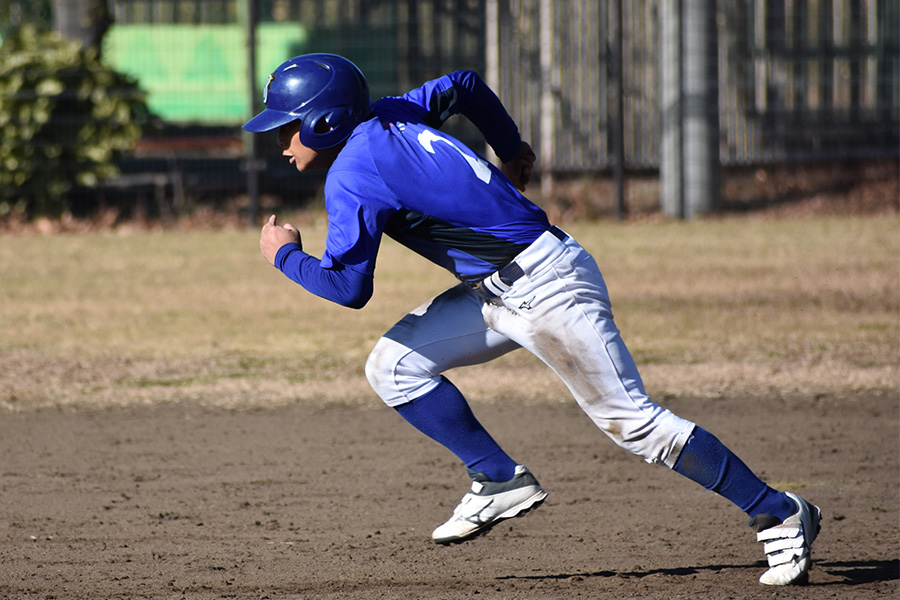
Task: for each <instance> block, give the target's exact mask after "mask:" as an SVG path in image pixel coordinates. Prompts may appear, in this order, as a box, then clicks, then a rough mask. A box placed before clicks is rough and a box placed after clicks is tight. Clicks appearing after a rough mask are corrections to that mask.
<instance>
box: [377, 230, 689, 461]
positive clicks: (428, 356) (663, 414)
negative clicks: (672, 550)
mask: <svg viewBox="0 0 900 600" xmlns="http://www.w3.org/2000/svg"><path fill="white" fill-rule="evenodd" d="M515 262H516V263H517V264H518V265H519V267H521V270H522V272H523V273H524V275H523V276H521V277H520V278H519V279H517V280H516V281H514V282H513V283H512V284H511V285H506V284H505V283H504V282H502V281H499V280H498V279H497V278H496V277H495V276H492V278H491V283H492V285H490V286H489V287H491V288H493V289H494V291H500V292H501V293H500V295H499V296H497V297H495V298H492V299H491V300H489V301H487V302H486V301H484V300H483V299H482V298H481V297H479V296H478V295H476V294H475V293H474V292H473V291H472V289H471V288H470V287H469V286H467V285H466V284H460V285H458V286H456V287H453V288H451V289H449V290H447V291H446V292H444V293H442V294H440V295H438V296H436V297H435V298H432V299H431V300H429V301H428V302H426V303H425V304H423V305H422V306H420V307H419V308H417V309H416V310H414V311H413V312H411V313H409V314H408V315H406V316H405V317H404V318H403V319H401V320H400V321H399V322H398V323H397V324H396V325H394V327H392V328H391V329H390V330H389V331H388V332H387V333H386V334H385V335H384V337H382V338H381V340H379V341H378V343H377V344H376V346H375V348H374V349H373V351H372V353H371V355H370V356H369V359H368V361H367V363H366V375H367V377H368V379H369V382H370V383H371V385H372V387H373V388H374V389H375V392H376V393H377V394H378V395H379V396H380V397H381V398H382V399H383V400H384V402H385V403H386V404H387V405H389V406H398V405H401V404H404V403H406V402H410V401H412V400H414V399H416V398H418V397H419V396H422V395H423V394H425V393H427V392H429V391H430V390H431V389H433V388H434V387H435V386H436V385H437V383H438V381H439V379H440V375H441V373H443V372H444V371H446V370H448V369H451V368H454V367H461V366H466V365H473V364H480V363H483V362H486V361H489V360H491V359H494V358H496V357H498V356H501V355H503V354H505V353H507V352H509V351H511V350H514V349H516V348H519V347H522V348H525V349H527V350H528V351H530V352H531V353H533V354H534V355H536V356H537V357H538V358H540V359H541V360H542V361H543V362H544V363H546V364H547V365H548V366H549V367H550V368H551V369H552V370H553V371H554V372H555V373H556V374H557V375H558V376H559V377H560V378H561V379H562V381H563V382H564V383H565V384H566V386H567V387H568V388H569V390H570V391H571V392H572V394H573V396H574V397H575V400H576V401H577V402H578V404H579V406H580V407H581V408H582V409H583V410H584V412H585V413H587V415H588V416H589V417H590V418H591V419H592V420H593V421H594V423H595V424H596V425H597V426H598V427H599V428H600V429H601V430H602V431H603V432H604V433H606V434H607V435H608V436H609V437H610V438H611V439H612V440H613V441H615V442H616V443H617V444H618V445H619V446H621V447H623V448H625V449H626V450H628V451H630V452H632V453H634V454H636V455H638V456H640V457H642V458H643V459H644V460H646V461H647V462H651V463H657V464H664V465H666V466H668V467H669V468H672V467H674V465H675V462H676V461H677V460H678V457H679V455H680V454H681V450H682V448H683V447H684V445H685V444H686V443H687V439H688V437H689V436H690V434H691V432H692V430H693V428H694V424H693V423H691V422H689V421H686V420H684V419H682V418H680V417H678V416H676V415H675V414H673V413H672V412H670V411H669V410H666V409H663V408H662V407H660V406H659V405H657V404H655V403H654V402H652V401H651V400H650V399H649V397H648V396H647V395H646V393H645V392H644V386H643V382H642V381H641V378H640V375H639V374H638V371H637V368H636V367H635V364H634V361H633V360H632V358H631V354H630V353H629V352H628V349H627V348H626V347H625V344H624V342H623V341H622V338H621V336H620V335H619V330H618V329H617V327H616V325H615V323H614V321H613V315H612V311H611V308H610V301H609V295H608V293H607V290H606V284H605V282H604V281H603V276H602V275H601V273H600V269H599V268H598V267H597V264H596V262H595V261H594V259H593V257H591V255H590V254H589V253H588V252H587V251H586V250H584V249H583V248H582V247H581V246H580V245H579V244H578V243H577V242H576V241H575V240H574V239H572V238H571V237H565V239H559V237H557V236H555V235H553V234H552V233H551V232H547V233H544V234H543V235H542V236H541V237H540V238H538V239H537V240H536V241H535V242H534V243H533V244H531V245H530V246H529V247H528V248H526V249H525V250H524V251H523V252H522V253H521V254H520V255H519V256H517V257H516V259H515Z"/></svg>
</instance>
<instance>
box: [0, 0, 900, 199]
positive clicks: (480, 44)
mask: <svg viewBox="0 0 900 600" xmlns="http://www.w3.org/2000/svg"><path fill="white" fill-rule="evenodd" d="M686 1H687V0H556V1H552V0H109V2H108V7H109V14H110V17H111V21H112V25H111V27H109V29H108V30H107V31H106V32H105V35H104V38H103V46H102V50H103V58H104V60H105V61H106V62H107V63H108V64H110V65H111V66H113V67H114V68H116V69H117V70H120V71H123V72H125V73H128V74H131V75H133V76H134V77H136V78H137V79H138V81H139V82H140V85H141V86H142V87H143V89H145V90H146V91H147V92H148V103H149V107H150V110H151V111H152V112H153V113H154V114H155V115H156V116H158V117H159V119H160V121H159V122H160V123H161V124H162V127H157V128H153V129H149V130H147V131H146V132H145V135H144V138H143V139H142V141H141V142H140V143H139V145H138V148H137V151H136V152H135V153H133V154H132V155H130V156H128V157H127V158H126V159H125V160H123V162H122V168H123V172H124V174H125V177H123V178H120V179H119V180H117V181H112V182H107V187H109V186H114V185H120V186H128V185H130V184H134V185H144V186H145V187H146V186H148V185H149V186H150V187H152V188H153V189H154V190H155V193H157V194H162V195H165V196H166V197H173V198H176V203H178V202H182V201H183V199H184V198H186V197H187V198H189V197H202V196H203V195H204V194H207V195H214V196H216V197H223V196H224V195H239V194H242V193H245V192H246V189H247V185H248V184H247V181H248V178H247V177H246V173H245V170H242V169H244V168H245V167H246V165H247V164H248V163H247V161H246V156H245V155H246V144H247V142H246V138H245V137H243V136H242V135H241V132H240V124H241V123H242V122H243V121H244V120H246V118H248V117H249V116H250V115H251V114H252V113H253V111H254V109H255V108H258V106H253V104H254V103H257V104H258V102H259V98H260V94H259V90H257V92H256V95H255V97H254V95H253V94H251V93H250V92H249V85H248V73H249V72H250V69H249V60H250V58H249V57H250V56H255V70H256V72H257V77H256V79H258V80H259V81H257V82H256V87H257V88H261V86H262V83H263V82H264V81H265V76H266V74H267V73H268V72H270V71H271V70H272V69H273V68H274V67H275V66H277V65H278V64H279V63H280V62H282V61H283V60H284V59H286V58H289V57H290V56H294V55H297V54H301V53H304V52H311V51H316V52H335V53H339V54H343V55H345V56H347V57H348V58H350V59H351V60H354V61H355V62H357V63H358V64H359V66H360V67H361V68H362V69H363V71H364V72H365V73H366V74H367V76H368V77H369V79H370V80H371V88H372V92H373V95H374V96H376V97H379V96H381V95H387V94H396V93H402V92H404V91H406V90H407V89H410V88H412V87H414V86H416V85H418V84H419V83H421V82H422V81H425V80H427V79H430V78H433V77H437V76H440V75H441V74H443V73H445V72H448V71H451V70H454V69H475V70H477V71H479V72H481V73H482V74H483V75H484V76H485V77H486V78H487V79H488V81H489V83H491V84H492V86H493V87H494V88H495V89H496V91H497V93H498V95H499V96H500V97H501V99H503V101H504V102H505V104H506V105H507V107H508V108H509V110H510V112H511V114H513V116H514V117H515V118H516V119H517V121H518V122H519V124H520V128H521V130H522V133H523V137H526V138H527V139H529V140H531V141H532V142H533V145H534V146H535V147H541V146H542V145H550V146H551V147H552V148H553V153H552V155H551V156H550V157H549V159H550V160H549V162H548V161H547V160H544V161H542V165H541V166H542V169H543V170H544V171H545V172H553V173H575V174H592V173H604V172H608V171H609V169H610V168H611V165H612V164H613V157H612V149H613V145H614V144H613V134H614V133H615V132H614V125H615V120H614V119H613V118H612V115H614V113H615V111H614V108H615V106H616V105H617V101H618V99H619V98H618V96H617V95H618V93H619V90H621V106H622V108H623V115H622V117H623V118H622V120H621V122H622V123H623V125H624V128H623V131H622V132H621V134H622V137H623V146H624V166H625V167H626V168H628V169H635V170H651V171H652V170H656V169H658V168H659V165H660V152H661V150H660V148H661V136H662V115H663V113H664V111H665V110H666V107H665V106H663V104H662V101H661V98H662V97H663V94H662V90H661V86H662V83H661V82H662V76H661V73H660V68H661V65H662V64H663V63H664V61H663V60H662V59H663V58H664V57H663V56H662V52H663V51H664V50H663V46H662V44H661V24H660V5H661V3H662V2H676V3H681V2H686ZM57 2H58V0H7V2H6V5H5V6H3V7H0V13H3V14H0V17H3V20H5V21H6V24H7V25H6V27H5V29H4V31H8V30H9V29H11V28H13V27H15V26H17V25H19V24H22V23H25V22H37V23H38V24H39V25H42V26H45V27H52V26H53V19H52V16H53V14H52V13H53V11H52V6H53V5H54V4H56V3H57ZM707 4H708V7H709V10H710V13H711V14H713V15H714V18H715V29H716V37H717V44H718V50H717V54H718V69H717V79H718V80H717V82H715V84H716V86H717V89H718V97H719V102H718V116H717V120H718V126H719V156H720V159H721V163H722V164H723V165H747V164H750V165H753V164H764V163H769V164H771V163H784V162H796V161H806V162H810V161H825V160H849V159H859V158H879V157H880V158H883V157H897V156H898V149H900V134H898V128H900V127H898V125H900V3H898V2H895V1H893V0H718V1H716V0H708V3H707ZM619 10H620V11H621V23H622V27H623V29H622V44H621V48H622V49H623V52H622V53H621V63H620V64H621V69H620V70H617V68H616V64H615V63H614V62H613V61H614V59H617V56H618V55H617V54H616V53H615V52H614V49H615V47H616V46H615V42H616V39H615V37H614V34H615V31H616V29H615V27H614V26H615V24H616V21H615V19H614V18H613V16H614V15H615V11H619ZM4 11H5V12H4ZM249 27H253V28H254V29H253V33H254V35H253V36H248V28H249ZM248 38H250V39H254V38H255V48H254V52H253V53H251V52H250V49H249V48H248V44H247V40H248ZM617 73H621V79H620V80H617V79H616V78H615V77H616V75H617ZM451 127H453V128H454V129H453V133H456V134H457V135H460V136H461V137H462V138H463V139H464V140H466V141H471V142H472V143H477V142H476V141H475V140H477V135H476V133H477V132H474V130H472V129H471V127H469V126H467V125H465V124H462V123H457V124H454V125H452V126H451ZM478 147H479V148H480V146H478ZM261 148H262V149H261V151H259V153H258V157H259V160H262V161H263V164H264V165H265V176H264V177H263V178H262V184H261V185H262V191H263V192H271V193H278V194H290V193H295V192H287V191H286V190H289V189H293V190H295V189H296V185H297V179H298V178H297V177H296V173H293V172H291V169H290V168H289V166H287V165H284V164H283V161H281V160H279V159H280V156H278V153H277V149H275V148H274V140H268V141H264V143H263V145H262V147H261ZM250 164H251V166H253V165H255V164H256V163H255V162H253V163H250Z"/></svg>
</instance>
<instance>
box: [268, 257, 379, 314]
mask: <svg viewBox="0 0 900 600" xmlns="http://www.w3.org/2000/svg"><path fill="white" fill-rule="evenodd" d="M275 267H276V268H278V270H279V271H281V272H282V273H284V274H285V275H287V277H288V278H289V279H291V280H292V281H294V282H296V283H298V284H300V285H302V286H303V287H304V288H305V289H306V290H307V291H308V292H310V293H312V294H315V295H316V296H319V297H321V298H325V299H326V300H331V301H332V302H336V303H337V304H340V305H341V306H346V307H348V308H362V307H363V306H365V305H366V303H367V302H368V301H369V299H370V298H371V297H372V290H373V287H374V286H373V282H372V276H371V275H366V274H364V273H360V272H358V271H354V270H351V269H346V268H343V266H342V265H340V264H338V263H333V264H332V266H331V267H330V268H325V267H323V266H322V262H321V261H320V260H319V259H317V258H315V257H314V256H310V255H309V254H307V253H306V252H304V251H303V250H301V249H300V244H285V245H283V246H282V247H281V248H279V249H278V253H277V254H276V255H275Z"/></svg>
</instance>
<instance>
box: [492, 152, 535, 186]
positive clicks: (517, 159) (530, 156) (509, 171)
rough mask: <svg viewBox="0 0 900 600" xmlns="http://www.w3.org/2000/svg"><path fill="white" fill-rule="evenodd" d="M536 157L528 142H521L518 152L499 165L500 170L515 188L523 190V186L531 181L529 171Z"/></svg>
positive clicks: (532, 167)
mask: <svg viewBox="0 0 900 600" xmlns="http://www.w3.org/2000/svg"><path fill="white" fill-rule="evenodd" d="M536 160H537V157H536V156H535V155H534V150H532V149H531V146H530V145H529V144H528V142H522V145H521V146H520V147H519V153H518V154H516V155H515V156H514V157H513V158H511V159H510V160H508V161H506V162H505V163H503V164H502V165H501V166H500V170H501V171H502V172H503V174H504V175H506V176H507V177H508V178H509V180H510V181H511V182H512V184H513V185H514V186H516V189H518V190H520V191H522V192H524V191H525V186H526V185H528V182H529V181H531V172H532V170H533V169H534V163H535V161H536Z"/></svg>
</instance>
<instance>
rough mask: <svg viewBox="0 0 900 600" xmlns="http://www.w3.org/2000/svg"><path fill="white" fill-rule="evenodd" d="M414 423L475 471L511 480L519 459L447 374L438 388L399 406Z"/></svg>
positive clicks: (412, 423)
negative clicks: (489, 429) (482, 420)
mask: <svg viewBox="0 0 900 600" xmlns="http://www.w3.org/2000/svg"><path fill="white" fill-rule="evenodd" d="M395 409H396V410H397V412H398V413H400V416H401V417H403V418H404V419H406V420H407V421H408V422H409V423H410V424H411V425H412V426H413V427H415V428H416V429H418V430H419V431H421V432H422V433H424V434H425V435H427V436H428V437H430V438H431V439H433V440H434V441H436V442H438V443H440V444H442V445H444V446H445V447H447V449H449V450H450V451H451V452H452V453H453V454H455V455H456V456H457V457H459V459H460V460H461V461H463V463H465V465H466V466H467V467H468V468H469V469H472V470H473V471H478V472H481V473H484V474H485V476H487V478H488V479H490V480H491V481H509V480H510V479H512V478H513V476H514V475H515V468H516V463H515V461H514V460H513V459H511V458H510V457H509V456H508V455H507V454H506V452H504V451H503V449H502V448H500V446H499V445H498V444H497V442H495V441H494V438H492V437H491V435H490V434H489V433H488V432H487V430H485V428H484V427H483V426H482V425H481V423H479V422H478V419H476V418H475V415H474V414H473V413H472V409H471V408H470V407H469V403H468V402H466V399H465V398H464V397H463V395H462V394H461V393H460V391H459V390H458V389H456V386H455V385H453V384H452V383H450V381H448V380H447V379H445V378H443V377H442V378H441V383H440V384H438V386H437V387H436V388H434V389H433V390H431V391H430V392H428V393H427V394H425V395H424V396H420V397H418V398H416V399H415V400H413V401H412V402H408V403H406V404H401V405H400V406H397V407H395Z"/></svg>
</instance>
